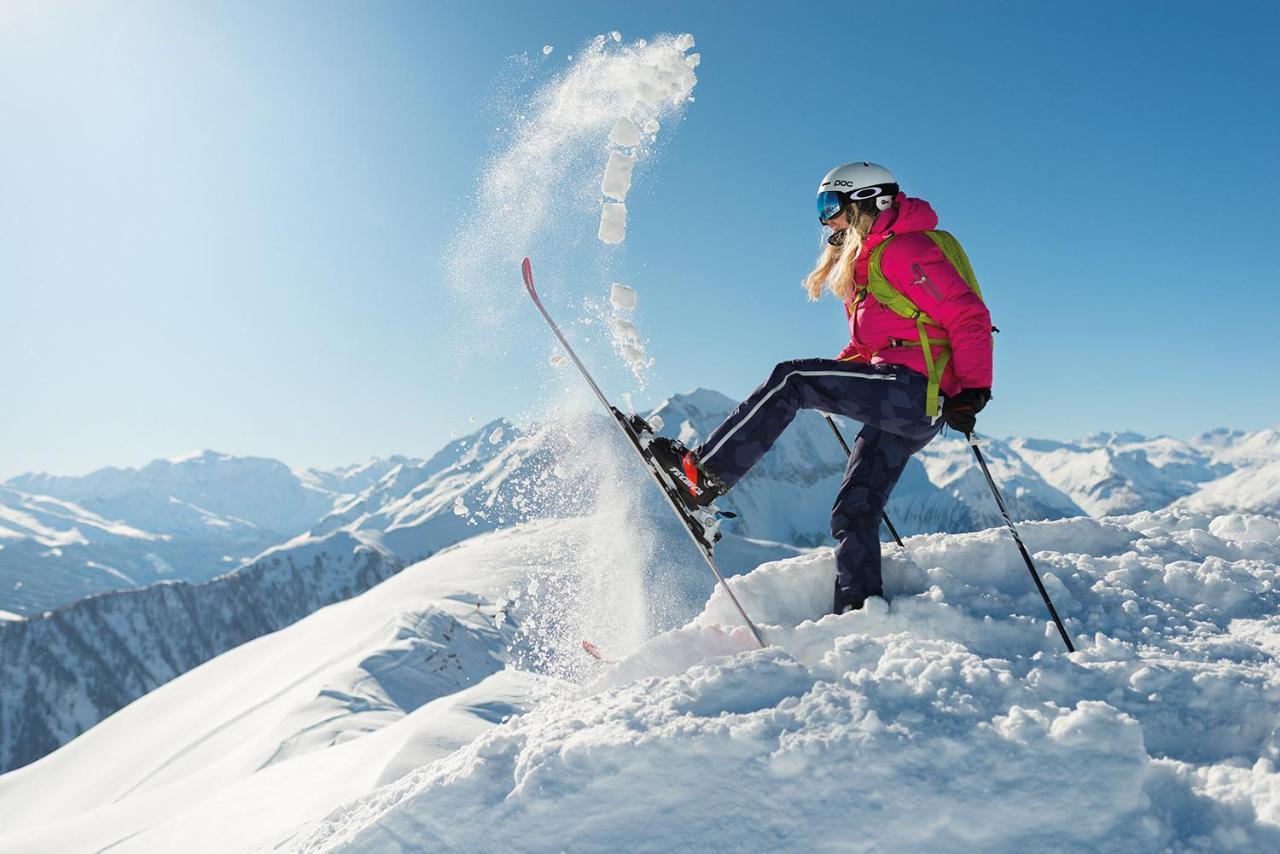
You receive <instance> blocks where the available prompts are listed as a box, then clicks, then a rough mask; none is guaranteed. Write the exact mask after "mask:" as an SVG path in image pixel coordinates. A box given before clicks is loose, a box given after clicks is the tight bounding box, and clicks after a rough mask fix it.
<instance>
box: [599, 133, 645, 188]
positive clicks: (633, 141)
mask: <svg viewBox="0 0 1280 854" xmlns="http://www.w3.org/2000/svg"><path fill="white" fill-rule="evenodd" d="M609 142H611V143H613V144H614V145H617V146H620V147H623V148H632V147H634V146H637V145H639V144H640V129H639V128H637V127H636V123H635V122H633V121H631V119H630V118H629V117H627V116H619V117H618V120H617V121H616V122H614V124H613V130H611V131H609ZM606 174H607V173H606ZM629 177H630V171H628V180H629ZM606 195H607V194H606Z"/></svg>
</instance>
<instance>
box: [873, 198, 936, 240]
mask: <svg viewBox="0 0 1280 854" xmlns="http://www.w3.org/2000/svg"><path fill="white" fill-rule="evenodd" d="M895 201H897V203H898V206H897V207H896V208H889V209H888V210H887V211H884V212H883V213H881V214H880V216H879V217H877V218H876V222H875V225H873V226H871V234H879V233H880V232H884V231H889V230H892V231H893V233H894V234H904V233H906V232H908V231H931V230H933V229H935V228H937V227H938V215H937V214H936V213H934V212H933V207H932V206H931V205H930V204H929V203H928V202H926V201H925V200H924V199H913V198H911V197H910V196H908V195H907V194H906V193H899V194H898V197H897V199H896V200H895Z"/></svg>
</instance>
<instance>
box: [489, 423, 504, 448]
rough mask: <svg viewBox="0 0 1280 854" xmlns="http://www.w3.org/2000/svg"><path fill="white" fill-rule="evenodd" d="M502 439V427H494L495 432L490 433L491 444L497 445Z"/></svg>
mask: <svg viewBox="0 0 1280 854" xmlns="http://www.w3.org/2000/svg"><path fill="white" fill-rule="evenodd" d="M501 441H502V428H501V427H494V428H493V432H492V433H490V434H489V444H490V445H496V444H498V443H499V442H501Z"/></svg>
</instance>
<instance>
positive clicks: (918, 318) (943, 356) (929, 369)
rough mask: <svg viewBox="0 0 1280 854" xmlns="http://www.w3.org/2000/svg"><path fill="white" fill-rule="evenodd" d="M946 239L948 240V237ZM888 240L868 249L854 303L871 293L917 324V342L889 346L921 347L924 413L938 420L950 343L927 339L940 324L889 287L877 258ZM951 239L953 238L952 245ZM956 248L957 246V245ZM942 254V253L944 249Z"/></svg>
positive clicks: (899, 340)
mask: <svg viewBox="0 0 1280 854" xmlns="http://www.w3.org/2000/svg"><path fill="white" fill-rule="evenodd" d="M925 234H928V235H929V236H930V237H933V234H934V233H933V232H925ZM947 236H948V237H950V235H947ZM891 240H893V237H892V236H890V237H887V238H885V239H884V240H883V241H881V243H880V244H879V245H878V246H876V248H875V249H873V250H871V258H870V263H868V265H867V284H866V285H865V286H864V287H862V288H861V289H859V291H858V294H857V295H856V297H855V305H856V303H857V302H861V301H862V300H863V299H864V298H865V297H866V294H867V293H868V292H870V293H871V295H872V296H874V297H875V298H876V301H877V302H878V303H880V304H881V305H883V306H884V307H885V308H887V309H889V310H890V311H892V312H893V313H894V314H896V315H898V316H899V317H905V318H907V319H908V320H914V321H915V322H916V331H917V332H918V333H919V335H920V339H919V340H918V341H908V340H906V339H903V338H894V339H891V340H890V345H891V346H895V347H919V348H920V352H921V354H922V355H923V356H924V367H925V375H926V376H927V377H928V379H929V384H928V386H927V387H926V389H925V399H924V411H925V414H926V415H928V416H929V417H930V418H937V417H938V387H939V386H940V385H941V383H942V372H943V371H944V370H946V367H947V363H948V362H950V361H951V341H950V339H948V338H932V337H930V336H929V330H928V328H927V327H929V326H934V327H940V324H939V323H938V322H937V321H936V320H934V319H933V318H932V317H930V316H929V315H928V314H927V313H925V312H924V311H923V310H921V308H920V307H919V306H917V305H916V304H915V303H914V302H913V301H912V300H911V298H910V297H908V296H907V295H906V294H904V293H902V291H900V290H898V289H897V288H895V287H894V286H893V285H891V284H889V280H888V279H887V278H886V277H885V275H884V273H883V272H882V271H881V269H880V256H882V255H883V254H884V250H885V247H886V246H888V245H889V242H890V241H891ZM954 240H955V239H954V238H952V241H953V242H954ZM934 242H935V243H936V242H937V240H936V239H935V240H934ZM956 245H957V246H958V245H959V244H956ZM939 248H942V246H941V244H939ZM943 251H944V254H945V249H944V250H943ZM966 260H967V259H966ZM962 275H963V274H962ZM965 281H966V282H968V281H969V279H965ZM971 287H972V286H971ZM935 347H937V348H938V350H939V352H938V355H937V358H935V357H934V352H933V348H935Z"/></svg>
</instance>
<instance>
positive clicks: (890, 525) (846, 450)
mask: <svg viewBox="0 0 1280 854" xmlns="http://www.w3.org/2000/svg"><path fill="white" fill-rule="evenodd" d="M822 417H823V418H825V419H827V423H828V424H830V425H831V432H832V433H835V434H836V441H837V442H839V443H840V447H842V448H844V455H845V456H846V457H852V456H853V451H851V450H849V443H848V442H846V441H845V440H844V436H843V435H841V433H840V428H839V427H837V426H836V420H835V419H834V418H832V417H831V416H830V415H828V414H827V413H825V412H824V413H822ZM880 518H881V519H883V520H884V524H885V526H886V527H887V528H888V529H889V533H890V534H893V541H894V542H895V543H897V544H898V545H900V546H902V548H903V549H906V546H905V545H903V542H902V537H899V536H898V529H897V528H895V527H893V523H892V522H890V521H889V514H888V513H887V512H885V511H884V510H881V511H880Z"/></svg>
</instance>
